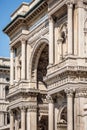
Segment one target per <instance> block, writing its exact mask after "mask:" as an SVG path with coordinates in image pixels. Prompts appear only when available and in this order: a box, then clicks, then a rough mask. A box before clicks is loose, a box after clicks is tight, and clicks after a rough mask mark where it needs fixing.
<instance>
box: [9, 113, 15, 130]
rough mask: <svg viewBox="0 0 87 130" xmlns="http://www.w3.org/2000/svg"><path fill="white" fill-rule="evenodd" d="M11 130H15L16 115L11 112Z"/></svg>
mask: <svg viewBox="0 0 87 130" xmlns="http://www.w3.org/2000/svg"><path fill="white" fill-rule="evenodd" d="M10 130H14V114H13V112H12V111H10Z"/></svg>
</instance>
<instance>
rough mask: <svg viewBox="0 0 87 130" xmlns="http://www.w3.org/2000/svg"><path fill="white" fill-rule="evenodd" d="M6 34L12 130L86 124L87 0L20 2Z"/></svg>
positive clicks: (68, 129)
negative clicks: (8, 52) (8, 53)
mask: <svg viewBox="0 0 87 130" xmlns="http://www.w3.org/2000/svg"><path fill="white" fill-rule="evenodd" d="M3 31H4V32H5V33H6V34H7V35H8V36H9V38H10V87H9V93H8V95H7V99H8V101H9V105H8V109H9V113H10V130H14V129H15V130H86V129H87V123H86V121H87V38H86V37H87V1H86V0H33V1H32V2H31V3H23V4H22V5H21V6H20V7H19V8H18V9H17V10H16V11H15V12H14V13H13V14H12V15H11V22H10V23H9V24H8V25H7V26H6V27H5V28H4V30H3Z"/></svg>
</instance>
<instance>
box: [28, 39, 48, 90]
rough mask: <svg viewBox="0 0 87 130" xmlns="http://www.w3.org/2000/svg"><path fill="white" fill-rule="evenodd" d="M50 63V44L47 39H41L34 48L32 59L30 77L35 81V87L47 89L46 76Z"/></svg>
mask: <svg viewBox="0 0 87 130" xmlns="http://www.w3.org/2000/svg"><path fill="white" fill-rule="evenodd" d="M48 64H49V46H48V41H47V40H46V39H44V40H43V39H41V40H40V41H39V42H38V43H37V44H36V45H35V46H34V48H33V51H32V54H31V61H30V71H31V75H30V79H31V82H33V83H35V84H34V88H37V89H41V90H42V89H43V90H46V83H45V82H44V77H45V76H46V74H47V66H48Z"/></svg>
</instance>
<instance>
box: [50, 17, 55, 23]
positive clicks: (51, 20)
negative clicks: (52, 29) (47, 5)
mask: <svg viewBox="0 0 87 130" xmlns="http://www.w3.org/2000/svg"><path fill="white" fill-rule="evenodd" d="M49 22H52V23H53V22H54V20H53V17H52V16H51V15H49Z"/></svg>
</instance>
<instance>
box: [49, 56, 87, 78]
mask: <svg viewBox="0 0 87 130" xmlns="http://www.w3.org/2000/svg"><path fill="white" fill-rule="evenodd" d="M67 70H71V71H87V58H78V57H75V56H70V57H66V58H65V59H64V60H63V61H61V62H60V63H58V64H56V65H53V66H48V69H47V76H49V75H51V74H52V73H55V72H58V73H61V72H63V71H67Z"/></svg>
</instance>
